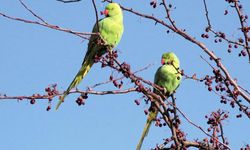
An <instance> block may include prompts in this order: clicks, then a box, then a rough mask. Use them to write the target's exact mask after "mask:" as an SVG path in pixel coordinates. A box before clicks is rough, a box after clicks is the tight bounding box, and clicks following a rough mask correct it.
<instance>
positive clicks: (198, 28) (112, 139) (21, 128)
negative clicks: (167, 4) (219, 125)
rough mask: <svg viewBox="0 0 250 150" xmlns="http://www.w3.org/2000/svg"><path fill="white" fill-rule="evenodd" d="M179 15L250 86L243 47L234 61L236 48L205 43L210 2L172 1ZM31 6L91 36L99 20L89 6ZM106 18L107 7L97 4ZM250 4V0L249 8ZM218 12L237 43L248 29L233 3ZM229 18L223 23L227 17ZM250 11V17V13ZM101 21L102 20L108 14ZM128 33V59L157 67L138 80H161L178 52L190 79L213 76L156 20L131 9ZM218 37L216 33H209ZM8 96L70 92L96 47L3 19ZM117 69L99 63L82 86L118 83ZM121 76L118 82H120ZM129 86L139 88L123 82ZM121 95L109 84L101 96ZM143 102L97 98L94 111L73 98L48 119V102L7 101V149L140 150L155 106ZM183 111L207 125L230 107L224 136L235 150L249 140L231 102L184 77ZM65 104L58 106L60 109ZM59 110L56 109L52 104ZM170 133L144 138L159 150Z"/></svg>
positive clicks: (1, 112)
mask: <svg viewBox="0 0 250 150" xmlns="http://www.w3.org/2000/svg"><path fill="white" fill-rule="evenodd" d="M116 2H119V3H121V4H122V5H124V6H126V7H133V8H134V9H136V10H138V11H141V12H144V13H147V14H154V15H155V16H159V17H160V18H163V17H164V16H163V15H162V14H164V10H163V9H162V8H159V9H153V8H151V7H150V5H149V2H139V1H138V2H127V1H123V0H120V1H116ZM171 2H173V5H174V6H176V9H175V10H174V11H173V12H172V15H173V18H174V19H175V21H176V24H177V26H179V27H181V28H185V29H186V31H187V32H188V33H190V34H191V35H192V36H193V37H195V38H196V39H198V40H200V41H201V42H204V44H206V46H207V47H208V48H209V49H211V50H213V51H214V52H215V54H216V55H217V56H219V57H222V58H223V59H222V62H223V63H224V64H225V66H226V67H227V68H228V70H229V71H230V73H231V75H232V76H233V77H235V78H237V79H238V83H239V84H240V85H242V86H243V87H245V88H246V89H250V85H249V82H248V81H249V79H248V77H249V69H247V68H248V67H249V66H248V64H247V59H246V58H239V57H238V56H237V54H238V52H239V51H240V49H238V50H234V51H233V52H232V54H228V53H227V52H226V50H227V44H226V43H222V44H214V43H213V40H214V39H213V38H209V39H202V38H200V34H201V33H203V32H204V29H205V26H206V20H205V16H204V10H203V2H202V1H200V0H194V1H192V3H191V2H190V1H182V0H176V1H171ZM244 2H245V1H244ZM25 3H26V4H27V5H28V6H29V7H30V8H32V10H33V11H35V12H36V13H37V14H39V16H41V17H43V19H45V20H46V21H47V22H49V23H51V24H55V25H58V26H61V27H63V28H69V29H72V30H75V31H81V32H90V31H91V30H92V27H93V24H94V23H95V13H94V9H93V6H92V4H91V3H90V2H89V1H82V2H79V3H72V4H63V3H60V2H57V1H49V0H46V1H39V2H38V1H31V0H26V1H25ZM96 4H97V8H98V11H101V10H103V9H104V7H105V5H106V4H105V3H101V2H97V3H96ZM244 4H245V6H249V5H250V4H249V2H245V3H244ZM208 9H209V10H210V11H209V15H210V17H211V22H212V25H213V26H215V29H216V30H222V31H224V32H228V33H229V34H228V36H229V37H230V38H232V39H237V38H238V37H239V36H240V35H241V34H240V33H239V32H238V30H237V28H238V27H239V22H238V20H237V17H236V15H235V13H234V11H233V9H231V8H230V6H228V5H227V4H226V3H225V2H224V1H218V2H216V3H212V2H208ZM225 9H228V10H229V15H228V16H224V15H223V14H224V10H225ZM244 11H245V12H246V14H250V10H245V9H244ZM0 12H2V13H5V14H8V15H10V16H15V17H20V18H26V19H28V20H35V18H34V17H33V16H32V15H31V14H29V13H28V12H27V11H26V10H25V9H24V8H23V7H22V6H21V4H20V3H19V2H18V1H17V0H16V1H0ZM99 17H102V16H99ZM124 26H125V31H124V35H123V38H122V40H121V42H120V44H119V45H118V47H117V49H118V50H119V51H120V54H119V59H120V60H121V61H126V62H127V63H129V64H131V68H132V70H134V71H136V70H138V69H140V68H142V67H144V66H147V65H148V64H152V63H153V64H154V66H152V67H150V68H149V69H147V70H145V71H143V72H140V73H139V75H140V76H142V77H143V78H145V79H147V80H151V81H153V77H154V73H155V71H156V69H157V68H158V67H159V65H160V58H161V54H162V53H164V52H167V51H174V52H175V53H176V54H177V55H178V57H179V58H180V60H181V67H182V68H183V69H184V70H185V73H187V74H189V75H192V74H193V73H196V74H197V76H198V77H203V76H205V75H206V74H211V73H210V72H211V68H210V67H209V66H208V65H207V64H206V62H204V61H203V60H202V59H201V58H200V55H202V56H205V57H206V55H205V54H204V53H203V51H202V50H201V49H200V48H198V47H197V46H195V45H194V44H192V43H190V42H188V41H185V40H184V39H183V38H181V37H180V36H178V35H176V34H174V33H171V32H170V34H166V29H165V28H163V27H162V26H160V25H155V24H154V22H152V21H149V20H146V19H144V18H140V17H137V16H134V15H132V14H130V13H128V12H124ZM210 36H211V35H210ZM0 41H1V50H0V69H1V78H0V93H6V94H7V95H13V96H14V95H31V94H34V93H44V88H45V87H47V86H48V85H50V84H53V83H57V84H58V89H59V90H60V91H63V90H65V89H66V88H67V86H68V84H69V83H70V82H71V80H72V79H73V77H74V75H75V74H76V72H77V71H78V69H79V68H80V65H81V63H82V59H83V56H84V54H85V52H86V49H87V43H88V41H83V40H82V39H80V38H78V37H76V36H74V35H71V34H68V33H64V32H60V31H56V30H52V29H48V28H45V27H41V26H37V25H31V24H25V23H21V22H16V21H11V20H7V19H5V18H3V17H0ZM111 73H112V71H111V70H110V69H106V68H105V69H101V67H100V64H96V65H94V66H93V68H92V69H91V71H90V72H89V74H88V75H87V76H86V78H85V79H84V80H83V81H82V83H81V84H80V85H79V86H78V88H81V89H83V90H84V89H86V88H87V87H88V86H90V85H93V84H95V83H99V82H102V81H106V80H108V79H109V75H110V74H111ZM117 76H118V75H117ZM124 84H125V87H131V86H133V85H132V84H130V82H128V81H126V80H125V81H124ZM107 89H115V88H114V87H113V86H112V85H105V86H101V87H98V88H96V89H95V90H107ZM141 96H142V95H140V94H137V93H131V94H127V95H106V96H94V95H89V98H88V99H87V102H86V105H85V106H82V107H78V106H77V104H76V103H75V99H76V97H77V94H75V95H70V96H68V97H67V99H66V101H65V103H63V105H62V106H61V108H60V109H59V111H55V110H54V109H52V110H51V111H49V112H47V111H46V107H47V101H46V100H40V101H37V103H36V105H30V103H29V102H28V101H22V102H17V101H15V100H5V101H1V102H0V118H1V124H0V132H1V135H0V141H1V144H0V149H8V150H17V149H18V150H34V149H36V150H43V149H60V150H68V149H74V150H78V149H79V150H80V149H121V150H123V149H124V150H127V149H135V146H136V144H137V142H138V140H139V138H140V136H141V132H142V129H143V127H144V124H145V121H146V116H145V115H144V112H143V110H144V109H146V108H147V105H145V104H143V103H142V104H141V105H140V106H136V105H135V104H134V100H135V99H138V98H140V97H141ZM176 97H177V105H178V107H179V108H180V109H181V110H183V112H185V113H186V114H187V116H188V117H189V118H190V119H191V120H193V121H194V122H196V123H197V124H199V125H201V126H202V127H203V128H204V129H206V128H207V124H206V120H205V118H204V116H205V115H206V114H208V113H210V112H211V111H214V110H217V109H218V108H221V109H223V110H227V111H230V118H229V119H228V120H227V121H225V122H224V127H225V135H226V136H227V137H228V140H229V143H230V146H231V148H232V149H239V148H240V147H241V146H244V145H245V144H247V143H248V144H249V143H250V140H249V139H250V135H249V132H245V131H247V130H248V128H249V125H250V122H249V120H248V119H247V118H246V117H243V118H242V119H235V115H236V114H238V113H239V111H238V110H237V109H231V108H230V107H229V106H228V105H223V104H220V102H219V98H218V96H217V95H215V94H213V93H210V92H208V91H207V87H205V85H204V84H202V83H199V82H196V81H193V80H184V81H182V84H181V86H180V88H179V89H178V91H177V93H176ZM56 103H57V99H54V101H53V103H52V104H53V105H52V106H55V104H56ZM53 108H54V107H53ZM181 128H182V129H183V130H184V131H185V132H186V133H187V138H188V139H190V140H192V139H197V138H203V137H205V135H204V134H203V133H201V131H199V130H197V129H196V128H194V127H193V126H191V125H190V124H188V123H187V122H186V121H184V120H183V124H182V126H181ZM167 136H169V131H168V129H167V128H157V127H154V126H153V127H152V128H151V130H150V133H149V135H148V136H147V138H146V139H145V142H144V145H143V149H149V148H153V147H154V146H155V144H156V143H160V142H162V139H163V138H165V137H167Z"/></svg>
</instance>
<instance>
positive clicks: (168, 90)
mask: <svg viewBox="0 0 250 150" xmlns="http://www.w3.org/2000/svg"><path fill="white" fill-rule="evenodd" d="M161 64H162V66H161V67H159V68H158V70H157V71H156V73H155V78H154V83H155V84H157V85H158V86H160V87H163V88H164V93H165V94H166V96H167V97H169V96H170V95H171V94H172V93H173V92H174V91H175V90H176V89H177V88H178V87H179V85H180V82H181V73H180V71H179V67H180V62H179V59H178V57H177V56H176V55H175V54H174V53H173V52H168V53H164V54H163V55H162V59H161ZM157 92H158V91H156V90H154V93H156V94H157ZM157 114H158V110H157V108H156V105H155V103H153V102H152V103H151V106H150V108H149V114H148V118H147V122H146V124H145V127H144V129H143V132H142V136H141V139H140V141H139V143H138V144H137V147H136V150H140V149H141V146H142V143H143V140H144V138H145V137H146V136H147V134H148V131H149V128H150V126H151V124H152V122H153V121H155V120H156V117H157Z"/></svg>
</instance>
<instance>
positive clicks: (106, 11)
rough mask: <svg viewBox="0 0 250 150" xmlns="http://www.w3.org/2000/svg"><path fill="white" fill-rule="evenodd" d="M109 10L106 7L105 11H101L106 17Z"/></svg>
mask: <svg viewBox="0 0 250 150" xmlns="http://www.w3.org/2000/svg"><path fill="white" fill-rule="evenodd" d="M108 14H109V11H108V10H107V9H105V10H104V11H101V15H105V16H106V17H107V16H108Z"/></svg>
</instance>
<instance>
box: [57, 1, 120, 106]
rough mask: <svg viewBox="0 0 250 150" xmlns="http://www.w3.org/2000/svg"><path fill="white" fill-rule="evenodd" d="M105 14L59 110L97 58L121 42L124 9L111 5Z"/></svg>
mask: <svg viewBox="0 0 250 150" xmlns="http://www.w3.org/2000/svg"><path fill="white" fill-rule="evenodd" d="M103 14H105V16H106V17H105V18H104V19H101V20H99V21H98V22H97V23H96V24H95V25H94V28H93V30H92V32H93V33H97V32H99V33H100V35H91V37H90V39H89V43H88V51H87V52H86V55H85V57H84V60H83V63H82V67H81V69H80V70H79V71H78V73H77V74H76V76H75V78H74V80H73V81H72V82H71V84H70V85H69V87H68V88H67V90H66V91H65V92H64V94H63V95H62V96H61V97H60V101H59V102H58V104H57V106H56V109H58V108H59V106H60V105H61V103H62V102H63V101H64V98H65V97H66V96H67V95H68V94H69V92H70V90H71V89H73V88H74V87H76V86H77V85H78V84H79V83H80V82H81V80H82V79H83V77H84V76H86V74H87V73H88V72H89V70H90V68H91V67H92V65H93V64H94V60H95V59H94V58H95V56H101V55H103V54H104V53H105V52H107V51H108V50H112V49H113V48H114V47H116V46H117V44H118V43H119V42H120V40H121V37H122V34H123V30H124V28H123V14H122V9H121V8H120V6H119V4H117V3H109V4H108V5H107V6H106V7H105V10H104V11H103Z"/></svg>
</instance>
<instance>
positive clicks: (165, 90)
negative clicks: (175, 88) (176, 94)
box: [163, 87, 168, 95]
mask: <svg viewBox="0 0 250 150" xmlns="http://www.w3.org/2000/svg"><path fill="white" fill-rule="evenodd" d="M163 94H164V95H167V94H168V91H167V89H166V88H165V87H164V88H163Z"/></svg>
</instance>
